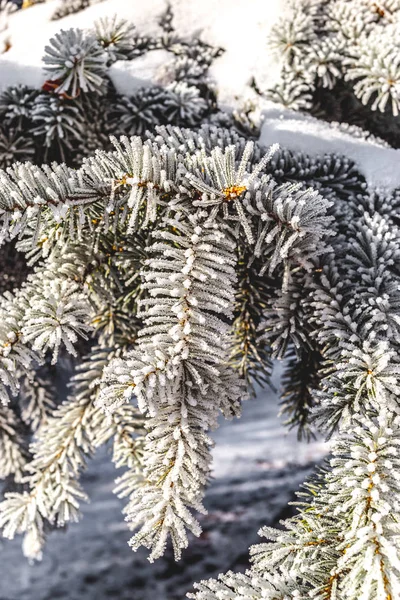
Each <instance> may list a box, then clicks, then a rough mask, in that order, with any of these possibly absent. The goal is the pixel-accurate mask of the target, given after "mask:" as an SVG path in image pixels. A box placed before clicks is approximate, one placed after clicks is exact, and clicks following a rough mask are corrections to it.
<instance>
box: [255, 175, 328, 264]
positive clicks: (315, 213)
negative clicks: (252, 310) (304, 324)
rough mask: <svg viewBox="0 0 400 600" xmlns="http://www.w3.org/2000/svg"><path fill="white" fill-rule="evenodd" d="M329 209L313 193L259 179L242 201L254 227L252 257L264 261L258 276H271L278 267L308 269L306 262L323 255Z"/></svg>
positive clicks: (315, 193)
mask: <svg viewBox="0 0 400 600" xmlns="http://www.w3.org/2000/svg"><path fill="white" fill-rule="evenodd" d="M330 205H331V203H330V202H329V201H327V200H325V199H324V198H323V197H322V196H320V195H319V194H318V192H316V191H314V190H311V189H306V190H303V189H301V186H300V185H296V184H283V185H280V186H276V184H275V182H273V181H272V180H269V179H264V180H263V179H261V181H260V182H258V185H255V188H254V193H253V195H248V196H247V197H246V210H247V212H248V213H249V214H250V215H251V216H252V218H253V220H254V221H255V222H256V223H257V233H256V234H255V239H256V243H255V247H254V254H255V256H256V257H262V259H263V261H264V266H263V268H262V269H261V274H263V273H265V272H266V271H268V273H269V274H272V273H273V272H274V270H275V269H276V267H277V266H278V265H280V264H282V263H283V264H285V265H286V266H290V264H294V265H297V266H301V267H302V268H305V269H307V270H310V269H312V268H313V262H312V260H310V259H311V258H313V259H315V257H316V256H318V255H319V254H323V253H324V252H326V250H327V247H326V246H325V245H324V243H321V240H323V239H325V238H327V237H329V236H330V235H331V234H332V231H331V230H330V229H329V225H330V224H331V223H332V220H333V219H332V217H330V216H328V215H327V211H328V208H329V206H330Z"/></svg>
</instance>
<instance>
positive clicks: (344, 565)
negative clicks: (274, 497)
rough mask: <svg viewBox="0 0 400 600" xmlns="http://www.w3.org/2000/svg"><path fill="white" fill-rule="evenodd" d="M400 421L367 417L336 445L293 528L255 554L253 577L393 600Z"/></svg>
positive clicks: (319, 591) (325, 593)
mask: <svg viewBox="0 0 400 600" xmlns="http://www.w3.org/2000/svg"><path fill="white" fill-rule="evenodd" d="M398 424H399V423H398V417H393V415H391V414H390V413H384V412H383V413H381V415H380V416H379V417H378V418H377V419H368V418H366V417H363V418H362V419H359V420H358V422H357V423H356V426H355V427H354V429H352V430H350V431H349V432H348V433H347V434H346V436H343V437H342V438H341V439H338V440H336V441H335V443H334V446H333V455H334V456H333V458H332V460H331V467H332V471H331V472H327V473H325V474H324V473H322V475H321V476H320V478H319V479H318V480H317V481H316V482H315V484H313V483H312V482H311V484H309V486H308V487H309V490H308V492H306V493H305V494H301V495H300V497H304V499H305V501H304V502H300V503H298V510H299V514H298V516H295V517H294V518H292V519H289V520H288V521H286V522H285V525H286V530H284V531H283V532H282V531H280V530H272V529H270V528H264V529H262V530H261V534H262V535H264V536H265V537H267V538H269V539H270V540H272V543H265V544H259V545H258V546H254V547H253V548H252V549H251V554H252V555H253V561H254V565H253V567H252V572H253V573H255V574H258V575H259V576H262V577H263V576H265V574H268V576H272V577H278V578H279V576H280V575H283V574H285V575H286V576H289V577H290V576H295V577H299V579H300V582H299V583H300V587H302V588H303V589H304V591H308V597H312V598H314V597H315V598H323V599H328V598H332V597H335V594H336V596H337V597H341V598H342V597H343V598H345V599H346V600H356V598H360V597H363V598H365V599H366V600H372V599H373V598H379V599H382V600H384V599H386V598H387V597H388V596H389V597H391V596H392V595H393V593H395V590H396V589H397V587H398V585H399V579H398V578H399V566H400V563H399V556H400V555H399V551H400V548H399V545H398V524H397V515H398V510H399V506H398V502H397V500H396V498H397V494H398V489H399V478H398V476H397V475H396V468H395V466H394V465H395V464H397V462H398V460H399V448H398V446H399V440H398V432H399V430H398Z"/></svg>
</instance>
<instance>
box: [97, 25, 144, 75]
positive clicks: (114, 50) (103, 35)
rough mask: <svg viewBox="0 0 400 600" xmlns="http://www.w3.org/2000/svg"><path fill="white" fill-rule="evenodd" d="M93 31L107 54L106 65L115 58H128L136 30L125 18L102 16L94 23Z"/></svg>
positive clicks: (129, 57) (131, 50)
mask: <svg viewBox="0 0 400 600" xmlns="http://www.w3.org/2000/svg"><path fill="white" fill-rule="evenodd" d="M94 33H95V36H96V39H97V41H98V42H99V44H100V45H101V46H102V48H104V50H105V52H106V53H107V56H108V65H111V64H113V63H114V62H116V61H117V60H130V59H131V58H133V56H132V54H133V51H134V46H135V37H136V30H135V26H134V25H133V24H132V23H129V22H128V21H126V20H125V19H118V17H117V15H114V16H113V17H111V18H109V17H104V18H103V19H99V20H98V21H96V22H95V24H94Z"/></svg>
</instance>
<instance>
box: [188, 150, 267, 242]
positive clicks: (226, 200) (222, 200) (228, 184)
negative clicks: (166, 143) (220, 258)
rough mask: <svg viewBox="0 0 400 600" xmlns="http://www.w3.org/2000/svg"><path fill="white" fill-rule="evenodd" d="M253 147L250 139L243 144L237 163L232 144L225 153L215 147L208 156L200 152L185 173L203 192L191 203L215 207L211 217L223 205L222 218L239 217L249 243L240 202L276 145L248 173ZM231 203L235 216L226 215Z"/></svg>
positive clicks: (249, 190) (248, 191)
mask: <svg viewBox="0 0 400 600" xmlns="http://www.w3.org/2000/svg"><path fill="white" fill-rule="evenodd" d="M253 146H254V144H253V142H248V143H247V144H246V146H245V147H244V150H243V154H242V156H241V158H240V162H239V163H238V164H236V160H235V158H236V157H235V154H236V148H235V146H228V147H227V148H225V152H222V150H221V149H220V148H218V147H217V148H215V149H214V150H212V151H211V156H210V157H207V156H206V155H205V153H204V152H203V153H202V154H200V155H199V157H198V162H199V166H198V167H197V168H196V169H195V172H194V174H193V173H190V172H189V173H188V174H187V175H186V178H187V180H188V182H189V184H190V185H191V186H193V187H194V188H195V189H197V190H198V191H199V192H201V194H202V195H201V198H200V199H199V200H195V201H194V206H199V207H215V208H214V209H213V210H212V212H211V213H210V219H211V220H213V219H214V218H215V216H216V215H217V214H218V211H219V209H220V208H221V207H222V210H223V215H224V218H226V219H228V218H231V219H232V218H233V219H236V220H239V222H240V224H241V226H242V227H243V230H244V232H245V235H246V237H247V240H248V242H249V243H250V244H251V243H253V241H254V238H253V233H252V229H251V225H250V223H249V221H248V219H247V218H246V214H245V211H244V209H243V206H242V203H243V200H245V199H246V198H247V197H248V196H249V195H251V194H252V193H253V185H254V183H255V182H256V181H257V178H258V177H259V175H260V174H261V173H262V172H263V170H264V168H265V166H266V165H267V164H268V162H269V161H270V160H271V158H272V156H273V155H274V153H275V152H276V151H277V149H278V145H277V144H275V145H274V146H271V148H270V149H269V151H268V152H267V153H266V154H265V156H264V157H263V159H262V160H261V161H260V162H259V163H258V164H257V165H256V166H255V167H254V168H253V169H252V170H251V172H248V171H247V168H248V163H249V161H250V159H251V157H252V154H253V151H254V149H253ZM230 203H232V205H233V208H234V211H235V214H234V215H230V214H229V204H230Z"/></svg>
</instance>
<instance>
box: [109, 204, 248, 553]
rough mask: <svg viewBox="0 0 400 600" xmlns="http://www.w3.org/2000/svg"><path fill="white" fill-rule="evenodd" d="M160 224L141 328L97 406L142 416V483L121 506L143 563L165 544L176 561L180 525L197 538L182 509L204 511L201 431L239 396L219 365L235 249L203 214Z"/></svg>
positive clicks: (206, 456)
mask: <svg viewBox="0 0 400 600" xmlns="http://www.w3.org/2000/svg"><path fill="white" fill-rule="evenodd" d="M164 227H165V229H164V230H161V231H158V232H156V233H155V234H154V236H155V238H156V241H155V242H154V244H153V245H152V248H151V254H152V255H153V256H151V258H149V260H148V262H147V265H146V269H145V271H144V273H143V276H144V282H145V283H144V288H145V289H146V291H147V297H146V298H143V300H141V302H140V304H141V306H142V308H141V311H142V318H143V321H144V329H143V330H142V331H141V332H140V336H139V339H138V346H137V349H134V350H133V351H132V352H130V353H128V354H127V356H126V358H124V359H122V360H119V361H118V362H116V363H114V364H111V365H110V367H109V369H108V380H109V384H108V385H107V386H105V387H104V389H103V390H102V394H101V396H100V399H99V404H100V405H101V406H103V407H104V408H105V409H106V410H108V411H109V410H111V411H113V410H115V409H116V408H117V407H118V406H119V405H120V404H121V403H122V402H124V401H126V400H127V399H129V398H130V397H131V396H132V395H133V394H134V395H135V396H136V398H137V400H138V405H139V408H140V409H141V411H142V412H146V413H149V414H150V415H151V419H150V421H149V423H148V425H147V428H148V430H149V431H148V434H147V437H146V443H145V446H144V449H143V468H144V476H145V481H144V483H143V484H142V485H140V486H139V487H138V488H137V489H136V490H135V491H133V492H132V493H131V495H130V501H129V504H128V506H127V509H126V511H127V515H128V520H129V522H130V523H131V526H132V528H133V529H139V531H138V532H137V533H136V534H135V535H134V537H133V538H132V540H131V544H132V547H133V548H134V549H137V548H138V547H139V546H140V545H144V546H146V547H147V548H149V549H151V554H150V557H149V558H150V560H154V559H156V558H158V557H159V556H161V555H162V554H163V552H164V550H165V546H166V543H167V540H168V538H171V540H172V544H173V547H174V553H175V556H176V558H178V557H179V556H180V555H181V550H182V548H185V547H186V546H187V543H188V538H187V535H186V533H185V530H186V529H187V528H188V529H189V530H190V531H192V533H195V534H196V535H199V533H200V528H199V524H198V523H197V521H196V519H195V518H194V516H193V515H192V514H191V510H190V509H195V510H197V511H201V512H203V511H204V509H203V507H202V504H201V498H202V495H203V489H204V486H205V484H206V482H207V480H208V476H209V475H208V473H209V462H210V453H209V447H210V444H211V441H210V439H209V438H208V436H207V435H206V430H207V429H209V428H210V427H211V426H215V423H216V421H215V419H216V416H217V414H218V411H219V410H223V411H224V412H225V413H227V414H228V413H229V411H230V413H231V415H232V414H234V412H235V410H237V406H238V400H239V398H240V395H241V393H242V387H241V384H240V381H239V380H238V379H237V378H236V376H235V375H234V374H233V373H231V372H230V370H229V369H227V367H226V362H227V359H228V350H229V338H228V325H227V324H226V323H225V322H224V321H223V320H222V319H221V318H220V316H219V315H224V317H225V318H226V317H228V318H229V317H230V318H231V317H232V306H233V290H232V285H233V282H234V280H235V271H234V262H235V257H234V255H232V251H233V250H234V243H233V241H232V240H231V239H230V237H229V234H228V233H225V232H224V230H223V229H220V228H218V227H217V225H216V224H215V225H211V224H210V223H209V222H208V214H207V212H204V213H202V212H197V214H195V215H192V216H187V217H186V218H181V219H180V220H178V219H177V218H175V219H168V220H166V221H165V223H164ZM158 240H160V241H158ZM155 457H158V458H157V460H155Z"/></svg>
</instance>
